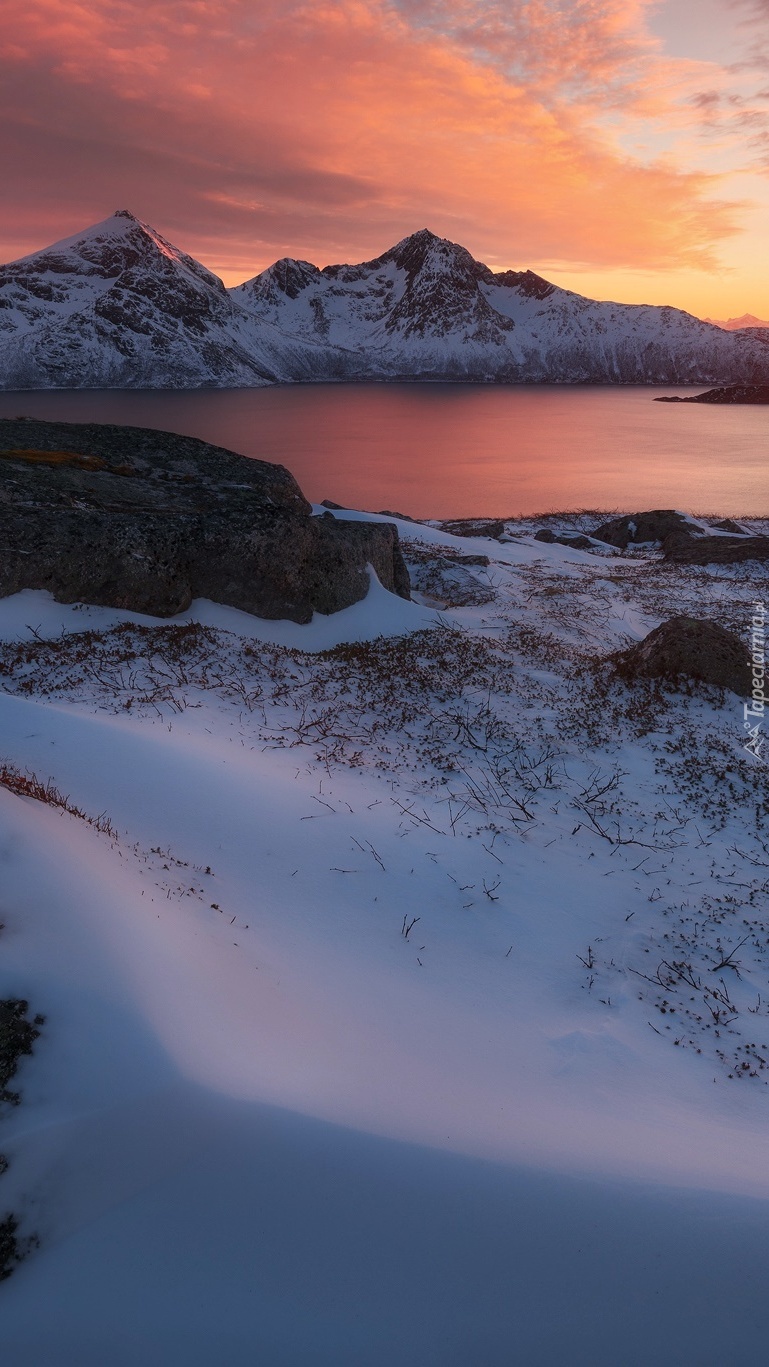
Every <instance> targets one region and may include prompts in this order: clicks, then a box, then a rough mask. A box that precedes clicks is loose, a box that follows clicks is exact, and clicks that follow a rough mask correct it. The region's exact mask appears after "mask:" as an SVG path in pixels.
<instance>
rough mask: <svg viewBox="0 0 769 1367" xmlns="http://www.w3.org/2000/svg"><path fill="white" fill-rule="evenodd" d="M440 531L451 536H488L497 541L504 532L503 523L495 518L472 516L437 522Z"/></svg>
mask: <svg viewBox="0 0 769 1367" xmlns="http://www.w3.org/2000/svg"><path fill="white" fill-rule="evenodd" d="M439 526H440V529H441V531H442V532H448V533H449V534H450V535H451V536H488V537H491V538H492V540H494V541H498V540H499V538H500V537H501V536H504V534H505V524H504V522H501V521H500V520H499V519H497V518H491V517H472V518H460V519H454V520H453V521H449V522H441V523H439Z"/></svg>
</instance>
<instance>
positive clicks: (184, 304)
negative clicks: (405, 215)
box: [0, 211, 769, 389]
mask: <svg viewBox="0 0 769 1367" xmlns="http://www.w3.org/2000/svg"><path fill="white" fill-rule="evenodd" d="M365 379H377V380H388V379H389V380H396V379H409V380H468V381H481V382H484V381H485V382H509V383H540V382H543V383H546V382H559V383H568V382H571V383H581V382H592V383H607V382H608V383H625V384H688V383H692V384H709V383H717V384H730V383H743V384H759V383H767V382H769V331H767V332H762V331H761V330H760V329H757V330H754V331H750V330H748V331H737V332H726V331H724V330H723V329H722V328H719V327H716V326H714V325H711V324H709V323H703V322H701V321H700V320H699V319H697V318H693V317H691V315H689V314H686V313H682V312H681V311H680V310H677V309H672V308H657V307H652V306H646V305H622V304H613V303H598V302H596V301H594V300H591V299H586V298H583V297H582V296H580V295H577V294H574V293H572V292H571V291H569V290H562V289H559V288H557V287H556V286H554V285H552V284H550V283H549V282H548V281H546V280H543V279H542V277H541V276H538V275H535V274H534V273H533V272H532V271H503V272H496V273H495V272H494V271H492V270H490V269H489V267H488V266H485V265H483V264H482V263H481V262H478V261H475V260H474V258H473V257H472V256H471V255H470V253H469V252H467V251H466V250H465V249H464V248H463V247H460V246H457V245H456V244H455V243H452V242H448V241H446V240H445V239H443V238H439V237H436V236H435V235H434V234H433V233H431V232H428V231H427V229H424V230H422V231H421V232H417V233H414V234H413V235H412V236H410V237H407V238H404V239H403V241H402V242H399V243H398V244H397V245H396V246H395V247H393V248H391V250H389V251H387V252H384V253H383V255H382V256H379V257H376V258H375V259H374V260H373V261H367V262H364V263H362V264H361V265H355V266H350V265H339V266H325V267H324V268H323V269H322V270H321V269H318V267H317V266H313V265H312V264H310V263H309V262H307V261H295V260H292V259H288V258H284V259H283V260H281V261H277V262H275V264H274V265H272V266H270V267H269V269H267V270H265V271H263V272H262V273H261V274H260V275H257V276H256V277H254V279H252V280H249V281H246V283H245V284H243V285H239V286H237V287H236V288H235V289H232V290H229V291H227V290H226V289H225V288H224V286H223V285H222V283H221V281H220V280H219V279H218V278H217V277H216V276H214V275H212V274H211V272H210V271H208V270H206V269H205V267H203V266H201V265H200V264H199V263H198V262H197V261H195V260H194V259H193V258H192V257H190V256H187V255H186V254H185V253H183V252H181V251H179V250H178V249H177V248H176V247H174V246H172V245H171V244H170V243H169V242H167V241H166V240H165V239H164V238H162V237H161V236H160V235H159V234H158V233H156V232H155V231H154V230H153V229H152V228H150V227H148V226H147V225H146V224H143V223H140V222H139V220H138V219H136V218H134V217H133V216H132V215H131V214H129V213H127V212H125V211H121V212H119V213H117V214H115V215H114V216H113V217H112V218H110V219H107V220H105V222H103V223H100V224H97V225H96V226H95V227H93V228H90V229H88V230H87V231H86V232H84V233H82V234H80V235H79V236H75V237H71V238H67V239H65V240H64V241H62V242H59V243H57V244H56V245H55V246H53V247H50V248H48V249H47V250H46V251H43V252H38V253H35V254H33V255H32V256H28V257H25V258H23V259H22V260H21V261H17V262H14V263H13V264H11V265H9V266H6V267H4V268H2V269H0V385H2V387H3V388H6V389H24V388H29V389H33V388H98V387H105V386H113V387H119V388H131V387H137V388H138V387H147V388H196V387H201V386H213V387H219V388H229V387H241V386H250V385H260V384H269V383H274V382H301V381H312V380H315V381H320V380H365Z"/></svg>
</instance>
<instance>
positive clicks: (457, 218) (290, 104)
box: [0, 0, 769, 319]
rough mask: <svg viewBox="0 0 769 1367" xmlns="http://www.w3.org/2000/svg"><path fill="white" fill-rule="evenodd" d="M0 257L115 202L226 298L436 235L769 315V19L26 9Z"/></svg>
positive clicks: (501, 1)
mask: <svg viewBox="0 0 769 1367" xmlns="http://www.w3.org/2000/svg"><path fill="white" fill-rule="evenodd" d="M12 8H14V7H12V6H9V7H7V9H6V15H7V16H8V17H7V18H6V20H5V24H4V31H3V30H0V51H1V52H2V56H3V62H4V69H5V74H6V81H5V93H4V95H3V104H4V109H3V114H4V125H5V129H6V137H5V140H4V146H3V149H2V152H1V153H0V157H1V160H0V165H2V170H3V175H4V179H5V183H6V185H9V184H10V185H13V186H14V187H16V199H15V202H14V204H13V205H12V206H10V207H7V208H6V214H5V219H4V226H3V232H2V236H0V256H1V257H2V259H3V260H5V261H8V260H12V259H14V258H15V257H18V256H21V255H24V254H26V253H28V252H31V251H36V250H40V249H41V248H42V247H44V246H47V245H49V244H50V243H51V242H53V241H55V240H57V239H59V238H62V237H64V236H66V235H67V234H70V233H75V232H77V231H79V230H80V229H83V228H85V227H87V226H89V224H91V223H93V222H97V221H99V220H100V219H103V218H105V217H106V216H107V215H109V214H110V213H111V212H113V211H114V210H115V209H116V208H118V207H123V206H125V207H127V208H129V209H130V210H131V211H132V212H133V213H135V214H136V215H137V217H139V218H141V219H143V220H144V221H146V222H149V223H151V224H152V226H153V227H155V228H157V229H158V231H159V232H161V233H162V234H163V235H164V236H166V237H168V238H169V239H170V240H171V241H172V242H174V243H175V244H176V245H178V246H179V247H180V248H182V249H183V250H184V251H187V252H189V253H190V254H191V255H193V256H195V257H197V258H198V259H199V260H200V261H202V262H203V263H204V264H205V265H207V266H208V267H209V268H210V269H211V270H213V271H215V273H216V274H217V275H219V276H221V277H222V278H223V279H224V281H225V283H226V284H230V285H231V284H237V283H240V282H241V281H243V280H245V279H247V278H249V277H250V276H253V275H255V274H257V273H258V271H260V270H262V269H264V268H265V267H266V266H268V265H270V264H271V263H272V262H273V261H274V260H276V259H278V258H279V257H281V256H294V257H301V258H303V259H306V260H310V261H313V262H314V263H315V264H316V265H319V266H323V265H326V264H329V263H333V262H341V261H350V262H355V261H362V260H367V259H371V258H372V257H374V256H378V255H379V254H381V252H383V251H385V250H386V249H387V248H388V247H390V246H392V245H394V243H395V242H397V241H398V240H400V239H401V238H402V237H405V236H407V235H409V234H410V233H412V232H414V231H416V230H417V229H419V228H421V227H429V228H430V229H431V230H432V231H433V232H435V233H437V234H439V235H440V236H442V237H448V238H450V239H451V240H453V241H455V242H459V243H461V244H462V246H464V247H467V249H468V250H469V251H470V252H472V254H473V256H475V257H476V258H477V259H478V260H481V261H484V262H486V264H488V265H489V266H490V267H491V268H492V269H493V270H504V269H510V268H512V269H525V268H530V269H532V270H535V271H537V272H538V273H539V274H541V275H544V276H546V277H547V278H548V279H550V280H552V281H553V282H554V283H556V284H559V285H562V286H564V287H565V288H568V289H573V290H576V291H578V292H579V293H582V294H587V295H590V296H591V297H593V298H604V299H606V298H612V299H616V300H620V301H623V302H629V303H634V302H639V303H640V302H646V303H654V304H662V303H668V304H671V305H674V306H676V307H679V308H685V309H687V310H688V311H689V312H692V313H694V314H697V315H699V316H710V317H713V318H719V319H725V318H729V317H736V316H740V315H742V314H744V313H751V314H755V315H757V316H758V317H759V318H767V317H769V277H768V276H767V272H766V268H765V264H764V261H765V241H766V236H767V227H769V186H768V185H767V168H768V167H769V3H767V0H699V3H697V4H695V3H694V2H693V0H662V2H661V3H657V0H571V3H565V4H563V5H562V6H561V7H560V9H559V7H558V5H557V3H556V0H521V2H520V3H517V4H516V3H512V4H511V3H505V0H490V2H489V3H481V0H398V3H394V2H393V3H384V0H342V2H341V3H335V4H334V5H333V6H331V5H328V4H327V3H325V0H308V2H307V3H305V4H300V3H295V2H294V0H289V3H278V2H277V0H257V3H247V2H246V0H181V3H177V0H173V3H172V0H161V3H159V4H155V5H152V6H148V5H146V4H144V3H142V0H84V3H80V4H77V3H75V4H69V3H65V2H64V0H29V3H27V4H26V5H25V6H24V7H23V9H22V8H21V7H19V9H18V12H16V13H13V14H11V13H10V11H11V9H12Z"/></svg>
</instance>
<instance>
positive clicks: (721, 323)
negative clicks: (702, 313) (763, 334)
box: [705, 313, 769, 332]
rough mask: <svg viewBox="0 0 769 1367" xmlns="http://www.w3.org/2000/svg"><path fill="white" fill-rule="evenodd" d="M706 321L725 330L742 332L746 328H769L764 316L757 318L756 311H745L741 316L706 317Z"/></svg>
mask: <svg viewBox="0 0 769 1367" xmlns="http://www.w3.org/2000/svg"><path fill="white" fill-rule="evenodd" d="M705 322H706V323H712V324H713V326H714V327H717V328H723V329H724V331H725V332H740V331H741V330H742V329H744V328H769V323H768V322H766V320H765V319H763V318H757V317H756V315H755V313H743V314H741V315H740V317H739V318H706V319H705Z"/></svg>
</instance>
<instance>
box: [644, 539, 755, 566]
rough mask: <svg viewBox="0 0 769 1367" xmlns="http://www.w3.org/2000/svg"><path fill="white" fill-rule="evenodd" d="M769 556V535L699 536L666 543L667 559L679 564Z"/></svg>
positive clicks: (723, 562)
mask: <svg viewBox="0 0 769 1367" xmlns="http://www.w3.org/2000/svg"><path fill="white" fill-rule="evenodd" d="M748 560H769V536H698V537H696V538H695V537H690V538H686V539H679V540H676V541H672V542H666V543H665V561H666V562H667V563H670V564H675V565H740V564H743V563H744V562H746V561H748Z"/></svg>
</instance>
